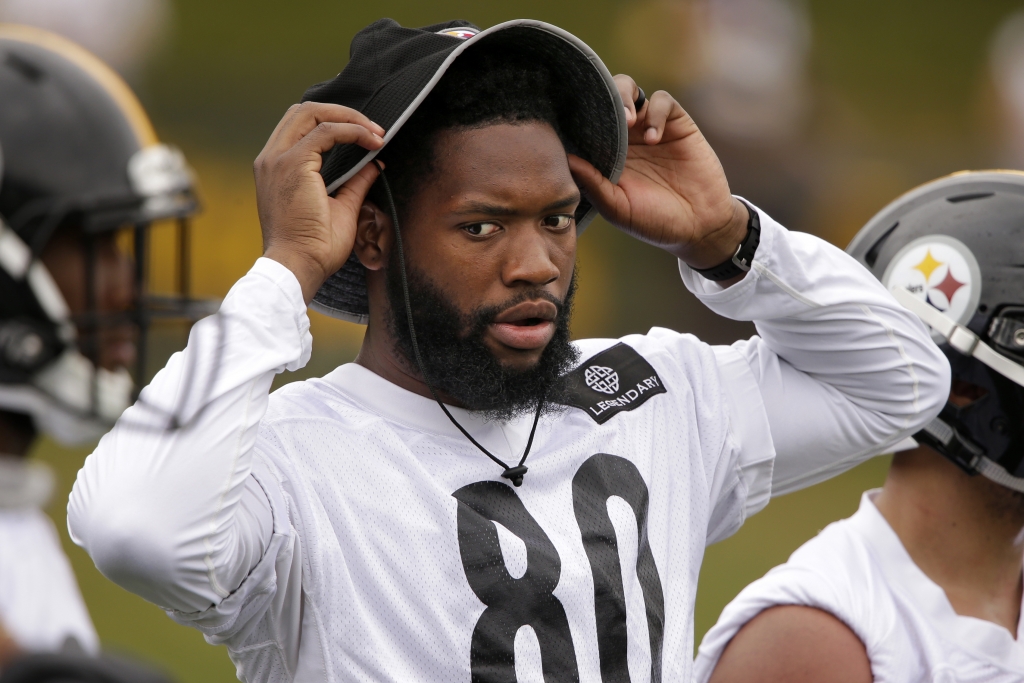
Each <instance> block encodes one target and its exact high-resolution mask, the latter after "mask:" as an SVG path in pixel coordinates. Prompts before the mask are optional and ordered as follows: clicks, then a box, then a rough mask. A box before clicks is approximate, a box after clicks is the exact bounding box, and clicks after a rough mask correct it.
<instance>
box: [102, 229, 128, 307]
mask: <svg viewBox="0 0 1024 683" xmlns="http://www.w3.org/2000/svg"><path fill="white" fill-rule="evenodd" d="M100 251H101V253H100V254H99V259H98V261H99V268H97V272H96V277H97V279H98V280H99V282H98V283H97V284H98V287H97V294H98V296H97V301H96V304H97V308H98V309H99V310H100V311H109V312H113V311H125V310H128V309H129V308H131V306H132V305H133V304H134V303H135V297H136V294H137V293H136V283H135V269H134V267H133V263H132V259H131V257H130V256H129V255H128V254H126V253H125V252H124V251H122V250H121V249H119V248H118V247H117V246H116V245H115V244H114V243H113V241H110V242H107V243H104V244H103V247H102V248H101V250H100Z"/></svg>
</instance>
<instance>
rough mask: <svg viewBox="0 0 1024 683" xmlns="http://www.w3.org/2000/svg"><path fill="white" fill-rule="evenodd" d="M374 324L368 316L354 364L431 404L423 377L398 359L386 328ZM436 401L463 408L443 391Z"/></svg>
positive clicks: (409, 364) (428, 389)
mask: <svg viewBox="0 0 1024 683" xmlns="http://www.w3.org/2000/svg"><path fill="white" fill-rule="evenodd" d="M378 318H379V316H378ZM373 320H374V317H373V316H370V322H369V324H367V326H366V334H365V335H364V336H363V344H362V346H360V347H359V355H357V356H356V360H355V362H356V363H358V364H359V365H362V366H363V367H364V368H366V369H367V370H369V371H371V372H373V373H375V374H377V375H380V376H381V377H383V378H384V379H386V380H387V381H389V382H391V383H392V384H395V385H397V386H399V387H401V388H403V389H405V390H406V391H411V392H412V393H414V394H419V395H420V396H423V397H426V398H429V399H431V400H433V398H434V395H433V394H432V393H430V387H429V386H427V383H426V382H424V381H423V375H421V374H420V372H419V368H415V367H410V366H413V365H414V364H413V363H409V362H407V361H406V360H405V358H404V357H403V356H401V355H399V352H398V350H397V348H398V347H397V344H396V343H395V340H394V338H393V337H392V336H391V335H390V334H389V333H388V331H387V330H386V329H385V326H384V325H374V324H373ZM437 398H439V399H441V400H442V401H444V402H445V403H447V404H448V405H453V406H457V407H460V408H461V407H463V406H461V405H460V404H459V402H458V401H455V400H454V399H453V398H452V397H451V396H448V395H447V394H445V393H444V392H442V391H438V392H437Z"/></svg>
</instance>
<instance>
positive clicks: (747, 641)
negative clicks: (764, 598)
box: [709, 605, 873, 683]
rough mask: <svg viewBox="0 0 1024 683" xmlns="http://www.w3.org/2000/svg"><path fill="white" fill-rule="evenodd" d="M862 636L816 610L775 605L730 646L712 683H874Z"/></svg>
mask: <svg viewBox="0 0 1024 683" xmlns="http://www.w3.org/2000/svg"><path fill="white" fill-rule="evenodd" d="M872 680H873V679H872V675H871V663H870V661H869V660H868V655H867V650H865V648H864V644H863V643H862V642H861V640H860V638H858V637H857V635H856V634H855V633H854V632H853V631H851V630H850V628H849V627H848V626H847V625H846V624H844V623H843V622H842V621H840V620H839V619H837V618H836V617H835V616H833V615H832V614H829V613H828V612H825V611H823V610H819V609H815V608H813V607H804V606H802V605H784V606H780V607H772V608H770V609H766V610H765V611H763V612H761V613H760V614H758V615H757V616H756V617H754V618H753V619H751V620H750V621H748V622H747V623H746V625H745V626H744V627H743V628H741V629H740V630H739V631H738V632H737V633H736V635H735V636H733V639H732V640H731V641H730V642H729V645H728V646H726V648H725V651H724V652H722V656H721V657H720V658H719V660H718V664H717V665H716V666H715V670H714V672H713V673H712V674H711V678H710V679H709V683H871V681H872Z"/></svg>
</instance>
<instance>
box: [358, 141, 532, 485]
mask: <svg viewBox="0 0 1024 683" xmlns="http://www.w3.org/2000/svg"><path fill="white" fill-rule="evenodd" d="M373 163H374V165H376V166H377V171H378V172H379V173H380V180H381V182H382V183H383V185H384V194H385V195H387V198H388V209H389V213H390V214H391V222H392V223H393V224H394V227H395V246H396V247H397V249H398V266H399V274H400V276H401V278H402V295H403V296H404V298H405V316H406V320H407V321H408V323H409V338H410V341H412V352H413V355H414V356H415V357H416V366H417V367H418V368H419V371H420V375H422V377H423V383H424V384H426V385H427V389H429V390H430V395H431V396H433V397H434V400H435V401H436V402H437V405H439V406H441V410H442V411H444V414H445V415H447V416H448V419H449V420H451V422H452V424H453V425H455V426H456V427H457V428H458V430H459V431H460V432H462V435H463V436H465V437H466V438H467V439H469V441H470V443H472V444H473V445H474V446H476V447H477V448H478V449H479V450H480V452H482V453H483V454H484V455H486V456H487V457H488V458H490V459H491V460H493V461H494V463H495V464H496V465H498V466H499V467H502V468H503V469H504V470H505V471H504V472H502V474H501V476H502V477H503V478H505V479H508V480H509V481H511V482H512V485H513V486H522V485H523V477H525V476H526V473H527V471H528V470H529V468H528V467H527V466H526V458H527V456H529V455H530V449H531V448H533V437H534V435H535V434H536V433H537V423H538V422H540V415H541V412H543V408H544V400H543V399H541V400H539V401H537V412H536V413H535V414H534V416H533V428H532V429H530V438H529V439H528V440H527V441H526V449H525V450H524V451H523V457H522V458H520V459H519V464H518V465H515V466H512V465H509V464H508V463H506V462H504V461H503V460H501V458H499V457H498V456H496V455H494V454H493V453H491V452H490V451H489V450H487V449H486V448H484V447H483V445H481V444H480V442H479V441H477V440H476V439H474V438H473V435H472V434H470V433H469V432H468V431H467V430H466V428H465V427H463V426H462V425H461V424H459V421H458V420H456V419H455V416H454V415H452V414H451V412H450V411H449V410H448V407H447V406H445V404H444V402H443V401H442V400H441V399H440V398H439V397H438V395H437V392H436V391H434V386H433V385H432V384H431V382H430V378H429V377H428V376H427V370H426V368H425V367H424V366H423V358H422V356H420V346H419V343H418V342H417V341H416V327H415V325H414V324H413V320H412V304H411V303H409V278H408V277H407V276H406V272H405V250H404V249H403V247H402V233H401V231H400V230H399V229H398V211H397V210H396V209H395V199H394V197H392V196H391V186H390V185H389V184H388V179H387V177H386V176H385V175H384V168H383V167H382V166H381V165H380V162H378V161H377V160H376V159H374V160H373Z"/></svg>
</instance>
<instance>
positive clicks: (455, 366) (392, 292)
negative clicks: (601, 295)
mask: <svg viewBox="0 0 1024 683" xmlns="http://www.w3.org/2000/svg"><path fill="white" fill-rule="evenodd" d="M407 277H408V281H409V304H410V306H411V307H412V318H413V324H414V325H415V327H416V342H417V345H418V346H419V350H420V358H421V359H422V361H423V368H422V371H423V372H425V373H426V377H424V378H423V379H424V380H425V381H426V382H427V383H428V384H429V385H431V386H432V387H433V388H434V390H435V391H440V392H443V393H444V394H446V395H447V396H449V397H450V398H451V399H454V400H455V401H456V402H457V403H459V404H460V405H461V406H462V407H464V408H466V409H468V410H472V411H474V412H478V413H481V414H482V415H483V417H484V418H485V419H488V420H494V421H501V422H505V421H508V420H510V419H512V418H514V417H517V416H519V415H522V414H523V413H526V412H533V411H535V410H537V409H538V407H540V409H541V411H542V412H544V413H547V412H553V411H557V410H564V406H563V405H561V398H562V397H563V395H564V394H565V393H566V391H567V383H566V382H565V380H564V375H565V373H567V372H568V371H569V370H571V369H572V368H573V367H574V366H575V365H576V362H577V361H578V360H579V351H577V350H576V348H575V347H574V346H573V345H572V343H571V341H570V337H569V319H570V317H571V314H572V301H573V295H574V294H575V292H576V274H575V272H574V273H573V277H572V280H571V281H570V283H569V291H568V292H567V293H566V295H565V298H564V299H563V300H561V301H559V300H558V299H557V298H555V297H554V296H552V295H551V294H550V293H548V292H546V291H543V290H541V289H531V290H527V291H523V292H520V293H519V294H517V295H515V296H514V297H512V298H511V299H509V300H508V301H506V302H504V303H502V304H500V305H497V306H482V307H480V308H478V309H476V310H474V311H471V312H470V313H469V314H463V313H462V312H461V311H460V310H459V309H458V307H457V306H456V305H455V304H454V303H453V302H452V301H451V299H449V298H448V297H446V296H445V294H444V293H443V292H442V291H441V290H440V289H439V288H438V287H436V286H435V285H434V284H433V283H432V282H431V281H430V280H429V278H428V277H427V276H426V275H425V274H424V273H422V272H420V271H417V270H415V269H414V268H407ZM386 280H387V295H388V303H389V304H390V311H389V314H388V327H389V329H390V331H391V335H392V337H393V338H394V339H395V343H396V347H397V350H398V352H399V354H400V356H401V357H402V358H403V359H404V360H405V361H406V363H407V364H408V367H409V369H415V370H416V371H417V372H419V371H420V368H419V367H418V366H417V364H416V356H415V353H414V351H413V345H412V335H411V334H410V330H409V321H408V317H407V314H406V309H405V297H404V294H403V292H402V280H401V275H400V273H399V265H398V263H397V259H394V258H392V259H391V263H389V264H388V268H387V273H386ZM537 299H545V300H547V301H550V302H551V303H553V304H554V305H555V306H556V307H557V309H558V315H557V317H556V318H555V320H554V323H555V334H554V336H553V337H552V338H551V341H550V342H548V345H547V346H546V347H545V348H544V351H543V352H542V353H541V357H540V360H538V361H537V363H536V364H535V365H534V366H533V367H531V368H528V369H526V370H517V369H514V368H510V367H506V366H505V365H503V364H502V363H501V362H500V361H499V360H498V359H497V358H495V356H494V354H493V353H491V351H490V349H488V348H487V346H486V344H485V343H484V341H483V340H484V335H485V333H486V331H487V327H488V325H490V324H491V323H492V322H494V319H495V317H496V316H497V315H498V314H499V313H501V312H502V311H504V310H506V309H508V308H510V307H512V306H515V305H516V304H518V303H521V302H523V301H526V300H537Z"/></svg>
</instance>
